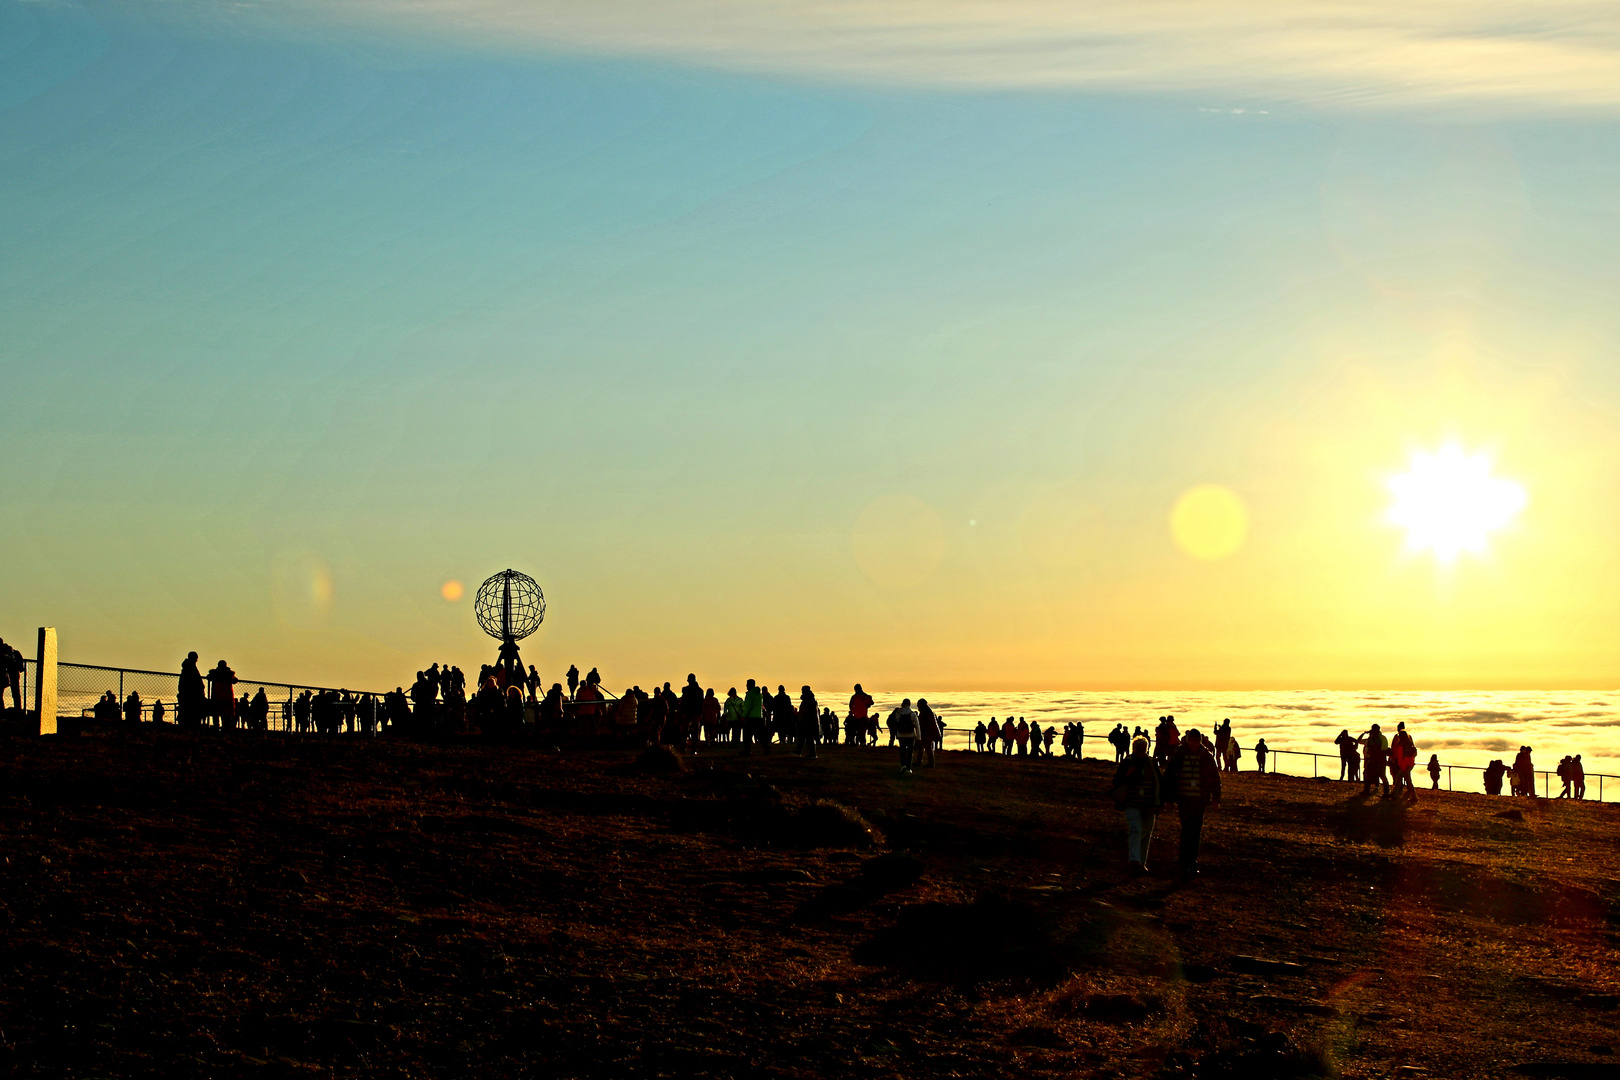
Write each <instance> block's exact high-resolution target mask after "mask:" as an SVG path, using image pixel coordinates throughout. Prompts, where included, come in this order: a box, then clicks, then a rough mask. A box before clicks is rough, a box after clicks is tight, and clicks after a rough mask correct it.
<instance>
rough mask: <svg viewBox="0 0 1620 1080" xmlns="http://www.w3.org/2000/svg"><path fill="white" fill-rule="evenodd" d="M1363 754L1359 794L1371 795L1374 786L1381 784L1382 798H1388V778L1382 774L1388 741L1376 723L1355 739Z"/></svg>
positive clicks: (1387, 751)
mask: <svg viewBox="0 0 1620 1080" xmlns="http://www.w3.org/2000/svg"><path fill="white" fill-rule="evenodd" d="M1356 742H1357V743H1358V744H1360V746H1361V751H1362V755H1363V759H1364V760H1363V763H1362V781H1361V794H1362V795H1371V794H1372V790H1373V788H1375V787H1379V786H1382V787H1383V789H1384V792H1383V796H1382V797H1383V798H1385V799H1387V798H1389V780H1388V778H1387V777H1385V775H1384V764H1385V762H1386V761H1387V760H1388V758H1389V742H1388V741H1387V740H1386V739H1385V738H1384V733H1383V732H1382V731H1381V730H1379V727H1378V725H1377V724H1374V725H1373V726H1372V727H1370V728H1368V729H1367V730H1366V731H1365V732H1363V733H1362V736H1361V737H1360V738H1359V739H1357V740H1356Z"/></svg>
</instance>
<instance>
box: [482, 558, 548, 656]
mask: <svg viewBox="0 0 1620 1080" xmlns="http://www.w3.org/2000/svg"><path fill="white" fill-rule="evenodd" d="M473 614H474V615H475V616H476V617H477V619H478V625H479V626H481V627H483V628H484V633H486V634H488V635H489V636H490V637H492V638H495V639H496V640H497V641H501V642H507V641H511V642H517V641H521V640H523V639H524V638H526V637H528V636H529V635H530V634H532V633H534V632H535V631H536V630H538V629H540V624H541V623H542V622H545V619H546V594H545V593H543V592H541V591H540V585H539V583H538V582H536V581H535V580H534V578H532V577H530V576H529V575H527V574H520V573H518V572H517V571H516V570H502V571H501V572H500V573H498V574H496V575H494V576H493V577H491V578H490V579H489V580H488V581H486V582H484V583H483V584H482V585H480V586H478V595H477V596H476V597H475V598H474V599H473Z"/></svg>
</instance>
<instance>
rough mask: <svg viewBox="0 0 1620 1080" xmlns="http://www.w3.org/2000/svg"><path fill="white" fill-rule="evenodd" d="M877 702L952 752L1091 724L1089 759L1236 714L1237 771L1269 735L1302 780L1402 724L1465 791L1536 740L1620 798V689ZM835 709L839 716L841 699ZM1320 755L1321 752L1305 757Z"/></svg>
mask: <svg viewBox="0 0 1620 1080" xmlns="http://www.w3.org/2000/svg"><path fill="white" fill-rule="evenodd" d="M874 697H876V699H877V704H878V707H879V708H881V709H882V710H883V711H884V712H885V713H886V712H887V710H888V709H890V708H892V707H894V706H895V705H897V704H899V702H900V700H901V699H902V698H907V697H909V698H911V699H912V701H913V702H915V701H916V700H917V699H918V698H919V697H921V698H926V699H927V700H928V703H929V705H930V707H932V708H933V709H934V711H935V712H937V713H939V714H940V715H941V716H942V717H944V720H945V747H946V749H968V748H970V746H971V739H972V731H973V728H974V726H975V725H976V724H978V723H979V722H980V721H981V720H982V721H985V722H986V723H988V722H989V721H990V718H991V717H995V718H996V719H998V720H1002V719H1005V718H1006V717H1008V716H1013V717H1022V718H1023V719H1025V720H1027V721H1029V722H1030V723H1034V722H1036V721H1039V722H1040V725H1041V726H1042V727H1043V728H1044V727H1046V726H1047V725H1048V724H1056V725H1057V726H1058V731H1059V733H1060V734H1061V732H1062V730H1063V725H1065V724H1071V723H1079V724H1083V725H1084V726H1085V735H1086V739H1085V755H1086V756H1087V757H1107V758H1112V757H1113V750H1112V749H1111V748H1110V747H1109V746H1108V744H1107V742H1106V741H1104V738H1103V737H1104V736H1106V735H1107V734H1108V732H1109V731H1111V730H1112V729H1113V727H1114V725H1115V724H1116V723H1122V724H1124V725H1125V726H1126V727H1127V728H1133V729H1134V728H1136V727H1138V726H1140V727H1145V728H1148V729H1149V730H1152V728H1153V727H1154V725H1155V723H1156V722H1157V721H1158V718H1159V717H1160V716H1163V715H1165V714H1171V715H1173V716H1175V718H1176V726H1177V727H1178V728H1179V729H1180V730H1182V731H1187V730H1188V729H1189V728H1198V729H1199V730H1201V731H1203V732H1205V733H1206V734H1207V733H1209V732H1211V731H1212V730H1213V729H1214V727H1215V725H1216V724H1218V723H1220V722H1221V721H1222V720H1223V719H1230V720H1231V721H1232V733H1233V734H1234V735H1235V736H1237V739H1238V744H1239V745H1240V746H1242V747H1243V758H1242V760H1241V761H1240V762H1239V765H1238V767H1239V768H1240V769H1243V770H1249V769H1253V768H1254V767H1255V759H1254V757H1253V755H1252V752H1251V749H1250V748H1251V747H1253V746H1254V744H1255V742H1256V741H1258V740H1260V739H1264V740H1265V741H1266V746H1267V747H1268V748H1269V749H1270V750H1272V751H1279V750H1281V751H1290V753H1285V754H1281V755H1278V756H1276V757H1275V758H1274V759H1273V760H1272V761H1271V762H1269V763H1268V765H1267V769H1268V771H1270V770H1271V769H1272V768H1273V767H1274V768H1275V770H1276V771H1278V772H1283V773H1290V774H1293V775H1296V776H1297V775H1303V776H1311V775H1313V771H1314V772H1316V773H1319V774H1320V775H1324V776H1337V775H1338V772H1339V760H1338V758H1339V753H1338V748H1337V747H1336V746H1335V745H1334V742H1333V740H1334V739H1335V738H1336V737H1337V736H1338V734H1339V732H1341V731H1349V732H1350V734H1351V735H1360V734H1361V733H1362V732H1364V731H1366V730H1367V729H1368V727H1369V726H1370V725H1372V724H1379V725H1380V726H1381V727H1382V729H1383V731H1385V732H1386V733H1393V732H1394V731H1395V725H1396V724H1397V723H1400V722H1402V721H1404V722H1405V724H1406V729H1407V731H1408V732H1410V733H1411V735H1412V738H1413V739H1414V740H1415V741H1416V743H1417V747H1418V762H1419V768H1418V770H1417V771H1416V772H1419V773H1420V772H1422V769H1423V766H1424V765H1426V764H1427V762H1428V760H1429V755H1430V754H1438V755H1439V756H1440V763H1441V765H1442V766H1447V765H1449V766H1452V767H1453V768H1452V769H1451V771H1450V773H1449V776H1447V777H1443V778H1442V780H1441V786H1442V787H1446V786H1447V783H1448V781H1449V783H1450V784H1451V786H1453V787H1455V788H1456V789H1457V790H1467V791H1483V790H1484V784H1483V781H1482V780H1481V778H1480V774H1479V773H1478V772H1476V771H1473V770H1474V769H1482V768H1483V767H1484V766H1486V765H1488V764H1490V762H1491V761H1492V760H1493V759H1498V758H1499V759H1501V760H1502V761H1503V762H1504V763H1506V764H1512V762H1513V758H1514V756H1515V755H1516V754H1517V753H1518V750H1519V747H1520V746H1529V747H1530V748H1531V750H1532V760H1533V761H1534V762H1535V767H1536V769H1537V770H1538V771H1544V772H1548V773H1553V772H1554V771H1555V770H1556V769H1557V767H1558V762H1559V760H1560V759H1561V758H1563V757H1565V756H1566V755H1574V754H1580V755H1581V763H1582V765H1584V766H1585V769H1586V774H1587V778H1588V779H1587V796H1588V798H1593V799H1595V798H1597V797H1598V790H1599V786H1600V779H1599V774H1608V777H1609V778H1608V779H1604V780H1602V781H1601V786H1602V788H1603V799H1604V801H1607V802H1614V801H1617V800H1620V691H1613V692H1608V691H1553V692H1548V691H1535V692H1530V691H1443V692H1442V691H1420V690H1265V691H1184V692H1182V691H1178V692H1159V691H1142V692H1131V691H1121V692H1103V691H1095V692H1092V691H1085V692H1082V691H1041V692H1024V693H1012V692H1009V693H982V692H966V691H956V692H942V693H934V694H931V693H928V692H926V691H923V692H920V693H919V692H914V691H900V692H884V693H882V694H875V695H874ZM823 703H824V704H831V702H826V701H824V702H823ZM837 711H838V712H839V713H840V715H842V713H843V709H842V707H841V703H840V706H839V707H837ZM1094 740H1095V741H1094ZM1053 748H1054V750H1056V748H1057V743H1056V742H1054V744H1053ZM1059 752H1061V751H1059ZM1312 754H1314V755H1317V757H1316V758H1315V759H1313V758H1311V757H1309V756H1307V755H1312ZM1465 766H1466V767H1471V768H1464V767H1465ZM1414 779H1417V780H1420V781H1421V782H1422V786H1423V787H1427V786H1428V779H1427V776H1426V775H1424V776H1417V775H1416V774H1414ZM1548 782H1550V784H1551V794H1553V795H1557V794H1558V792H1559V789H1560V786H1561V785H1560V783H1559V780H1558V778H1557V776H1556V775H1553V776H1551V777H1549V778H1547V779H1546V780H1544V781H1541V782H1538V785H1537V790H1538V792H1539V791H1540V790H1541V788H1542V786H1543V784H1544V783H1548Z"/></svg>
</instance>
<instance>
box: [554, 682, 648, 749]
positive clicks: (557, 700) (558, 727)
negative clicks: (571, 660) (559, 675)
mask: <svg viewBox="0 0 1620 1080" xmlns="http://www.w3.org/2000/svg"><path fill="white" fill-rule="evenodd" d="M563 713H564V709H563V688H562V683H552V684H551V689H550V690H547V691H546V700H544V701H542V702H541V703H540V723H541V725H542V726H543V727H544V728H545V729H546V731H547V732H548V733H549V734H550V735H551V736H552V737H553V738H556V737H558V736H559V735H561V734H562V727H563ZM639 722H640V721H639V719H638V720H637V723H639Z"/></svg>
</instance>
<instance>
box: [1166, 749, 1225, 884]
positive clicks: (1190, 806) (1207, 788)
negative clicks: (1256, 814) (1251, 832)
mask: <svg viewBox="0 0 1620 1080" xmlns="http://www.w3.org/2000/svg"><path fill="white" fill-rule="evenodd" d="M1164 792H1165V798H1166V800H1173V801H1174V802H1175V804H1176V812H1177V814H1178V815H1179V816H1180V818H1181V867H1180V869H1181V876H1182V878H1183V879H1186V878H1190V877H1194V876H1195V875H1197V873H1198V847H1199V844H1200V843H1201V842H1202V840H1203V836H1204V812H1205V811H1206V810H1207V809H1209V808H1210V807H1218V806H1220V805H1221V770H1220V769H1219V768H1217V767H1216V765H1215V755H1214V754H1212V753H1210V751H1209V747H1208V745H1207V744H1205V742H1204V737H1203V736H1202V735H1201V734H1199V733H1198V732H1197V731H1189V732H1187V734H1186V737H1185V738H1183V739H1182V740H1181V743H1180V745H1179V746H1177V747H1176V749H1175V751H1174V752H1173V753H1171V755H1170V760H1169V761H1168V762H1167V763H1166V764H1165V769H1164Z"/></svg>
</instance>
